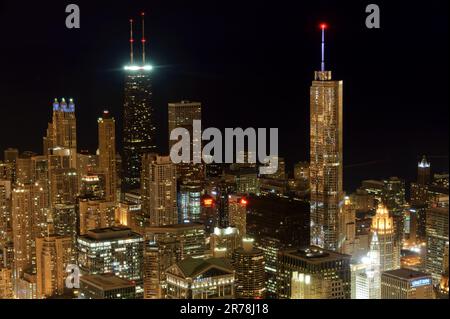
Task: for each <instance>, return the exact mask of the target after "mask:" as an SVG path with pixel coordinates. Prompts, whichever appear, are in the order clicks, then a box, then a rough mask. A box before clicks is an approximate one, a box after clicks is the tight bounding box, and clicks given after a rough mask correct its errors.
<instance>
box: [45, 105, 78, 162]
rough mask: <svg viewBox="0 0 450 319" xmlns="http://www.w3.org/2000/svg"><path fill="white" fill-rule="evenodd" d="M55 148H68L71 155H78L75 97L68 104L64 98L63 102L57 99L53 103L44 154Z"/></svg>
mask: <svg viewBox="0 0 450 319" xmlns="http://www.w3.org/2000/svg"><path fill="white" fill-rule="evenodd" d="M53 148H66V149H69V150H70V152H71V156H74V157H76V151H77V121H76V117H75V103H74V101H73V99H70V100H69V104H67V102H66V100H65V99H64V98H63V99H62V100H61V102H59V101H58V99H55V102H54V103H53V117H52V122H51V123H49V124H48V128H47V135H46V136H45V137H44V155H47V154H49V150H50V149H53Z"/></svg>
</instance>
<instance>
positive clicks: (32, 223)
mask: <svg viewBox="0 0 450 319" xmlns="http://www.w3.org/2000/svg"><path fill="white" fill-rule="evenodd" d="M12 207H13V210H12V232H13V242H14V273H13V275H14V279H15V282H16V283H17V281H18V280H19V279H20V278H21V277H22V275H23V274H24V272H25V270H28V269H30V268H34V266H35V262H36V252H35V249H34V247H35V239H36V237H38V236H42V235H44V234H45V231H46V230H47V218H48V216H47V213H48V211H47V209H46V205H45V199H44V194H43V190H42V188H40V187H39V185H35V184H31V185H24V186H21V187H18V188H16V189H14V191H13V193H12Z"/></svg>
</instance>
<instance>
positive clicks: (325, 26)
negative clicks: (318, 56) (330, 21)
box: [320, 23, 327, 72]
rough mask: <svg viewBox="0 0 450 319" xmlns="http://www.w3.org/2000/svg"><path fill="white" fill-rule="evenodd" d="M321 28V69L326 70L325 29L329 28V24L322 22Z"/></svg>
mask: <svg viewBox="0 0 450 319" xmlns="http://www.w3.org/2000/svg"><path fill="white" fill-rule="evenodd" d="M320 28H321V29H322V64H321V71H322V72H324V71H325V29H326V28H327V25H326V24H325V23H322V24H321V25H320Z"/></svg>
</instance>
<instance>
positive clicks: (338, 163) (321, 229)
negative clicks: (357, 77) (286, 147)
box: [310, 24, 344, 250]
mask: <svg viewBox="0 0 450 319" xmlns="http://www.w3.org/2000/svg"><path fill="white" fill-rule="evenodd" d="M321 29H322V68H321V71H316V72H315V78H314V81H313V82H312V86H311V91H310V99H311V100H310V102H311V104H310V106H311V108H310V109H311V114H310V116H311V148H310V154H311V155H310V189H311V245H316V246H319V247H323V248H325V249H330V250H337V249H338V248H339V246H340V241H341V238H340V234H339V214H340V210H341V208H342V205H343V200H344V193H343V185H342V178H343V171H342V162H343V154H342V152H343V149H342V144H343V142H342V138H343V136H342V131H343V123H342V117H343V114H342V113H343V110H342V109H343V82H342V81H333V80H332V77H331V71H325V62H324V50H325V43H324V42H325V41H324V40H325V29H326V25H325V24H322V25H321Z"/></svg>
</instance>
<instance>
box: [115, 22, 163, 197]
mask: <svg viewBox="0 0 450 319" xmlns="http://www.w3.org/2000/svg"><path fill="white" fill-rule="evenodd" d="M143 18H144V16H143ZM132 34H133V33H131V39H130V45H131V52H130V53H131V54H130V64H129V65H127V66H126V67H125V90H124V91H125V92H124V94H125V96H124V105H123V134H122V135H123V161H122V163H123V178H122V188H124V190H130V189H135V188H139V185H140V178H141V164H142V162H141V160H142V155H144V154H146V153H150V152H155V151H156V141H155V133H156V127H155V118H154V109H153V103H152V95H153V92H152V70H153V67H152V66H151V65H150V64H148V63H146V56H145V44H146V39H144V38H143V39H142V49H143V52H142V61H141V63H140V64H139V63H137V62H135V59H134V55H133V43H134V39H133V35H132Z"/></svg>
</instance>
